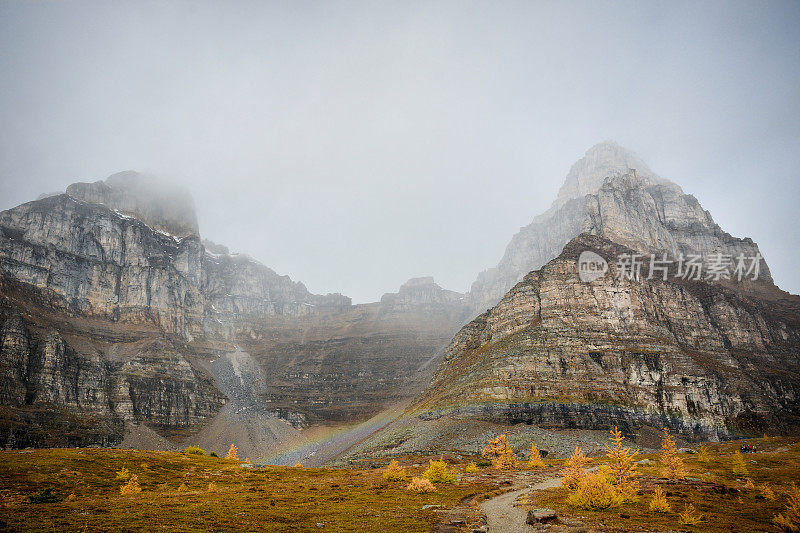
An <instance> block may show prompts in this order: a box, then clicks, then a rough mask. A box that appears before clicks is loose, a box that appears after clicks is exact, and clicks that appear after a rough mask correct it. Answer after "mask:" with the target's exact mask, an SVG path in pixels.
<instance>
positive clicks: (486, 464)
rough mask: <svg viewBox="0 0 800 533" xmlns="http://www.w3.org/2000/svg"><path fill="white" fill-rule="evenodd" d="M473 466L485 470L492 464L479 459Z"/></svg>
mask: <svg viewBox="0 0 800 533" xmlns="http://www.w3.org/2000/svg"><path fill="white" fill-rule="evenodd" d="M475 466H479V467H481V468H486V467H488V466H492V462H491V461H489V460H487V459H479V460H478V461H475Z"/></svg>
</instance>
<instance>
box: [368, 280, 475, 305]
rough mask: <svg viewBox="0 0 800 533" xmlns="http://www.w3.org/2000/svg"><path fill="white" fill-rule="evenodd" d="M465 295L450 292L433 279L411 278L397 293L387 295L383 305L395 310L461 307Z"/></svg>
mask: <svg viewBox="0 0 800 533" xmlns="http://www.w3.org/2000/svg"><path fill="white" fill-rule="evenodd" d="M463 299H464V295H463V294H461V293H458V292H455V291H448V290H446V289H443V288H441V287H440V286H439V285H437V284H436V283H434V281H433V278H432V277H422V278H411V279H410V280H408V281H407V282H405V283H404V284H403V285H401V286H400V290H399V291H398V292H396V293H387V294H384V295H383V296H382V297H381V305H384V306H388V307H391V308H393V309H395V310H399V309H406V310H410V309H414V308H419V307H437V306H445V307H448V306H453V305H459V304H460V303H461V301H462V300H463Z"/></svg>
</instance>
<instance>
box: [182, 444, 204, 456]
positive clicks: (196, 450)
mask: <svg viewBox="0 0 800 533" xmlns="http://www.w3.org/2000/svg"><path fill="white" fill-rule="evenodd" d="M183 453H186V454H189V455H205V454H206V451H205V450H204V449H202V448H200V447H199V446H188V447H187V448H186V449H185V450H183Z"/></svg>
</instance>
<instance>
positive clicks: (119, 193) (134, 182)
mask: <svg viewBox="0 0 800 533" xmlns="http://www.w3.org/2000/svg"><path fill="white" fill-rule="evenodd" d="M67 194H68V195H69V196H71V197H73V198H75V199H76V200H80V201H82V202H84V203H87V204H101V205H105V206H106V207H108V208H109V209H112V210H117V211H119V212H121V213H123V214H126V215H130V216H133V217H135V218H137V219H138V220H141V221H142V222H144V223H145V224H147V225H148V226H150V227H151V228H155V229H157V230H159V231H163V232H166V233H169V234H170V235H174V236H176V237H187V236H189V235H194V236H197V235H199V230H198V227H197V215H196V214H195V210H194V201H193V200H192V197H191V195H190V194H189V191H187V190H185V189H184V188H182V187H179V186H175V185H170V184H169V183H167V182H164V181H163V180H159V179H157V178H154V177H152V176H147V175H144V174H140V173H138V172H133V171H127V172H119V173H117V174H114V175H113V176H109V177H108V179H106V180H105V181H96V182H94V183H73V184H72V185H70V186H69V187H67Z"/></svg>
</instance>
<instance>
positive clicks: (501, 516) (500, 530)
mask: <svg viewBox="0 0 800 533" xmlns="http://www.w3.org/2000/svg"><path fill="white" fill-rule="evenodd" d="M559 486H561V478H560V477H552V478H548V479H545V480H544V481H540V482H538V483H535V484H533V485H531V486H530V487H525V488H521V489H517V490H512V491H511V492H506V493H505V494H501V495H500V496H495V497H494V498H491V499H489V500H486V501H485V502H483V503H482V504H481V505H480V509H481V512H482V513H483V514H484V515H486V525H487V526H488V530H489V532H490V533H527V532H530V531H534V528H533V527H532V526H529V525H527V524H526V523H525V519H526V518H527V517H528V512H527V511H524V510H522V509H520V508H519V507H517V506H516V505H515V504H516V501H517V499H518V498H519V497H520V496H522V495H523V494H527V493H528V492H531V491H534V490H544V489H551V488H554V487H559Z"/></svg>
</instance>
